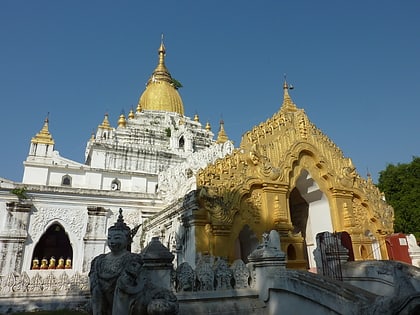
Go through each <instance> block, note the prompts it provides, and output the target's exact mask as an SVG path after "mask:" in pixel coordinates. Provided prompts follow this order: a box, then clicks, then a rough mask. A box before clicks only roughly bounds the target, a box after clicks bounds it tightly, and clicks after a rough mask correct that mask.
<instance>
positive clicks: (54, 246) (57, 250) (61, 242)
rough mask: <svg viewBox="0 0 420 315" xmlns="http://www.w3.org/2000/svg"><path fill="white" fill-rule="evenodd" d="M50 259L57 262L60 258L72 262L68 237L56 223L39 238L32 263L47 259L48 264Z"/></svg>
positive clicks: (71, 251) (71, 250)
mask: <svg viewBox="0 0 420 315" xmlns="http://www.w3.org/2000/svg"><path fill="white" fill-rule="evenodd" d="M52 258H54V259H56V261H57V262H58V260H59V259H60V258H63V259H65V260H68V259H71V260H73V249H72V247H71V244H70V240H69V237H68V235H67V233H66V231H65V230H64V228H63V227H62V226H61V225H60V224H58V223H54V224H52V225H51V226H50V227H49V228H48V229H47V231H46V232H45V233H44V234H43V235H42V236H41V238H40V239H39V242H38V244H36V246H35V249H34V253H33V255H32V261H33V260H34V259H38V260H41V259H47V260H48V262H50V261H51V259H52Z"/></svg>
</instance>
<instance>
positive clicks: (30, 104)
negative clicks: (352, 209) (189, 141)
mask: <svg viewBox="0 0 420 315" xmlns="http://www.w3.org/2000/svg"><path fill="white" fill-rule="evenodd" d="M161 33H164V34H165V46H166V49H167V56H166V65H167V67H168V69H169V71H170V72H171V74H172V76H173V77H174V78H176V79H177V80H178V81H180V82H181V83H182V84H183V86H184V87H183V88H182V89H181V90H180V93H181V96H182V98H183V101H184V107H185V112H186V115H187V116H190V117H192V116H193V115H194V114H195V113H198V114H199V115H200V118H201V121H202V122H203V123H205V122H206V121H210V123H211V124H212V126H213V131H215V132H217V126H218V122H219V120H220V119H221V118H223V120H224V121H225V129H226V131H227V133H228V135H229V136H230V137H231V138H232V139H233V140H234V141H235V144H236V145H239V143H240V139H241V136H242V134H243V133H244V132H246V131H247V130H249V129H250V128H252V127H253V126H254V125H256V124H258V123H260V122H262V121H265V120H266V119H267V118H268V117H271V116H272V115H273V114H274V113H275V112H276V111H277V110H278V109H279V107H280V105H281V102H282V97H283V95H282V93H283V92H282V84H283V77H284V74H285V73H286V74H287V79H288V81H289V82H290V83H292V84H293V85H294V86H295V89H294V90H293V91H291V96H292V98H293V100H294V102H295V103H296V105H297V106H298V107H300V108H304V109H305V111H306V113H307V114H308V116H309V119H310V120H311V121H312V122H313V123H315V124H316V125H317V127H318V128H319V129H321V130H322V131H323V132H324V133H326V134H327V135H328V136H329V137H330V138H331V139H332V140H333V141H334V142H335V143H336V144H337V145H338V146H339V147H340V148H341V149H342V150H343V152H344V155H345V156H347V157H350V158H352V159H353V162H354V164H355V166H356V167H357V169H358V172H359V174H361V175H362V176H364V177H365V176H366V173H367V170H369V172H370V173H371V174H372V177H373V178H374V180H375V181H376V180H377V178H378V172H379V171H381V170H383V169H385V167H386V165H387V164H388V163H393V164H395V163H406V162H410V161H411V160H412V157H413V156H420V123H419V119H420V1H414V0H413V1H409V0H407V1H396V0H394V1H387V0H384V1H366V0H364V1H337V0H334V1H332V0H331V1H314V0H307V1H279V0H275V1H274V0H273V1H232V0H231V1H218V0H212V1H178V0H177V1H175V0H171V1H165V0H162V1H134V0H133V1H104V0H101V1H42V0H38V1H18V0H15V1H7V0H3V1H0V43H1V46H0V109H1V115H0V117H1V118H0V119H1V121H0V130H1V134H2V137H1V139H2V141H1V155H0V177H5V178H8V179H12V180H17V181H21V179H22V175H23V164H22V162H23V161H24V160H25V159H26V156H27V153H28V151H29V144H30V140H31V137H33V136H34V135H35V134H36V133H37V132H38V131H39V130H40V129H41V127H42V125H43V121H44V118H45V117H46V115H47V113H49V118H50V131H51V133H52V135H53V137H54V140H55V142H56V150H58V151H59V152H60V154H61V155H62V156H64V157H67V158H70V159H73V160H76V161H79V162H83V159H84V150H85V145H86V142H87V140H88V139H89V137H90V134H91V133H92V131H94V130H96V127H97V126H98V124H100V123H101V122H102V119H103V115H104V113H106V112H108V113H109V115H110V120H111V122H112V124H113V125H114V126H115V125H116V122H117V119H118V116H119V114H120V113H121V112H122V111H124V112H125V113H128V112H129V110H130V108H132V107H134V108H135V106H136V104H137V102H138V98H139V96H140V95H141V93H142V92H143V90H144V87H145V83H146V81H147V79H148V78H149V76H150V74H151V72H152V71H153V69H154V68H155V66H156V64H157V49H158V47H159V44H160V37H161Z"/></svg>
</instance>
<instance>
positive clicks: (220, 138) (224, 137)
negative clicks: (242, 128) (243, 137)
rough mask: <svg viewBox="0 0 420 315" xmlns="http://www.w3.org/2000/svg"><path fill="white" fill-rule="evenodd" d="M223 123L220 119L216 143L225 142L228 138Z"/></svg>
mask: <svg viewBox="0 0 420 315" xmlns="http://www.w3.org/2000/svg"><path fill="white" fill-rule="evenodd" d="M224 126H225V123H224V121H223V120H220V130H219V133H218V134H217V140H216V143H225V142H226V141H228V140H229V138H228V136H227V134H226V132H225V127H224Z"/></svg>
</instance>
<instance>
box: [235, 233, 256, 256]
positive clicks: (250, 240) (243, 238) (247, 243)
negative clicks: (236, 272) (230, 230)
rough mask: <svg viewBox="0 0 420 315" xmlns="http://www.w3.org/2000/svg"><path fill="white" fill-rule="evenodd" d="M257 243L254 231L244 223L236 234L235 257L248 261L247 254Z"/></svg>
mask: <svg viewBox="0 0 420 315" xmlns="http://www.w3.org/2000/svg"><path fill="white" fill-rule="evenodd" d="M258 244H259V241H258V238H257V236H256V235H255V233H254V231H252V230H251V228H250V227H249V226H248V225H245V226H244V227H243V228H242V230H241V232H240V233H239V235H238V238H237V239H236V242H235V259H242V260H243V261H244V262H245V263H248V256H249V255H250V254H251V253H252V251H253V250H254V249H256V248H257V246H258Z"/></svg>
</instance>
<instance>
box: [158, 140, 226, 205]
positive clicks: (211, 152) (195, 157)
mask: <svg viewBox="0 0 420 315" xmlns="http://www.w3.org/2000/svg"><path fill="white" fill-rule="evenodd" d="M233 149H234V147H233V143H232V142H231V141H227V142H225V143H218V144H215V145H212V146H210V147H209V148H207V149H205V150H202V151H198V152H194V153H192V154H190V155H189V156H188V157H187V160H186V161H185V162H183V163H181V164H178V165H175V166H172V167H169V168H168V169H167V170H165V171H163V172H161V173H160V174H159V181H158V187H159V194H160V196H161V197H162V198H163V199H164V200H165V201H166V202H168V203H170V202H172V201H175V200H177V199H179V198H181V197H183V196H185V195H186V194H187V193H189V192H190V191H192V190H194V189H196V188H197V185H196V179H195V175H196V174H197V172H198V171H199V170H200V169H201V168H205V167H206V166H207V165H208V164H210V163H214V162H215V161H216V160H217V159H220V158H223V157H224V156H226V155H227V154H231V153H232V151H233Z"/></svg>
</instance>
